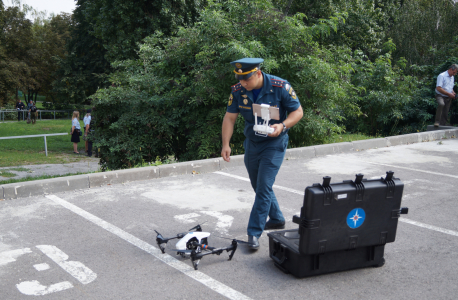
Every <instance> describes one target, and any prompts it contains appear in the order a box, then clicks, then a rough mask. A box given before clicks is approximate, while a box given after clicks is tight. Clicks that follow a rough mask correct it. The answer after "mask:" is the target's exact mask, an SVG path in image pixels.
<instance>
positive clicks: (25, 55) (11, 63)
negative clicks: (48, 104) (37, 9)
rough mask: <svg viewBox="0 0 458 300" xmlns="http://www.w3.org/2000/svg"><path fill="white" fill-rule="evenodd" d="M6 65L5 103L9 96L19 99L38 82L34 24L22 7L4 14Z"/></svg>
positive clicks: (3, 68)
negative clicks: (35, 65) (33, 52)
mask: <svg viewBox="0 0 458 300" xmlns="http://www.w3.org/2000/svg"><path fill="white" fill-rule="evenodd" d="M1 31H2V48H3V49H2V54H1V55H2V56H3V59H2V62H1V64H0V74H1V75H2V76H1V77H0V81H1V82H2V83H1V84H0V85H1V86H2V90H1V91H0V95H3V98H4V101H7V100H8V93H14V94H16V97H17V91H18V90H26V89H27V88H28V87H35V86H36V85H37V81H36V80H35V78H34V77H33V76H32V74H33V72H34V71H35V69H34V67H33V66H32V62H33V57H32V55H31V48H32V46H33V31H32V22H31V21H30V20H28V19H27V18H26V13H25V12H23V11H21V10H20V8H19V7H17V6H13V7H8V8H7V9H6V10H5V11H4V14H3V24H2V28H1Z"/></svg>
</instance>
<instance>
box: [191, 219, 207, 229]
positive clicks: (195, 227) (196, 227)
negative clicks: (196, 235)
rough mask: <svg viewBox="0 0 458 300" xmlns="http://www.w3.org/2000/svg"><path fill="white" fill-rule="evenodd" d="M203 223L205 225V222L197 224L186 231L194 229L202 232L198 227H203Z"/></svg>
mask: <svg viewBox="0 0 458 300" xmlns="http://www.w3.org/2000/svg"><path fill="white" fill-rule="evenodd" d="M205 223H207V221H205V222H203V223H202V224H197V225H196V226H194V227H193V228H191V229H189V230H188V231H193V230H194V229H195V230H196V231H202V227H200V225H204V224H205Z"/></svg>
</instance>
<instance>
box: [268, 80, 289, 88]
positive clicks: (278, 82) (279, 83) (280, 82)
mask: <svg viewBox="0 0 458 300" xmlns="http://www.w3.org/2000/svg"><path fill="white" fill-rule="evenodd" d="M270 83H271V84H272V86H276V87H284V85H285V83H286V81H284V80H279V79H274V78H271V79H270Z"/></svg>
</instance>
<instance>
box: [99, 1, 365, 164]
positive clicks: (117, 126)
mask: <svg viewBox="0 0 458 300" xmlns="http://www.w3.org/2000/svg"><path fill="white" fill-rule="evenodd" d="M302 18H303V16H302V15H297V16H294V17H285V16H284V15H283V14H282V13H281V12H279V11H277V10H275V9H273V8H272V6H271V5H270V4H269V2H267V1H254V2H253V1H251V2H249V3H245V4H244V5H240V3H239V2H238V1H226V2H224V3H212V6H211V7H210V8H208V9H206V10H205V11H203V12H202V15H201V20H200V22H198V23H196V24H195V26H192V27H188V28H180V30H179V32H178V34H177V36H176V37H164V35H163V34H161V33H159V32H158V33H156V34H154V35H152V36H150V37H148V38H146V39H145V41H144V43H143V44H142V45H141V46H140V51H139V53H138V55H139V57H140V59H138V60H127V61H124V62H119V63H116V64H115V66H116V67H117V69H118V72H117V73H115V75H114V76H112V77H111V78H110V79H111V81H112V82H115V84H116V87H109V88H107V89H101V90H99V91H98V92H97V93H96V95H95V96H94V100H93V103H95V107H96V110H95V114H96V118H97V134H96V135H97V136H96V138H95V139H96V140H97V143H98V145H99V147H101V149H102V162H103V164H105V166H106V167H108V168H110V169H115V168H125V167H129V166H132V165H135V164H138V163H140V162H142V161H152V160H155V159H156V157H159V158H161V159H164V158H166V157H168V156H174V157H175V158H176V159H178V160H193V159H199V158H209V157H218V156H219V154H220V148H221V123H222V118H223V116H224V114H225V108H226V103H227V99H228V97H229V93H230V88H229V87H230V86H231V85H233V84H235V83H237V82H236V80H235V79H234V77H233V75H231V74H232V73H231V70H232V67H231V66H230V64H229V62H230V61H233V60H236V59H238V58H241V57H247V56H250V57H263V58H264V59H265V63H264V65H263V68H264V71H266V72H268V73H272V74H276V75H278V76H280V77H283V78H286V79H288V80H289V81H290V82H291V84H292V85H293V86H294V88H295V90H296V93H297V94H298V96H299V99H300V100H301V103H302V106H303V107H304V108H305V117H304V118H303V120H301V122H300V123H299V124H298V125H296V126H295V127H294V128H293V130H292V132H291V144H292V145H294V146H303V145H308V144H312V143H317V142H319V141H322V140H324V138H325V137H326V135H329V134H332V133H333V132H341V131H342V130H343V128H342V127H340V126H338V125H337V121H339V120H342V118H343V114H344V113H348V114H351V115H357V114H358V108H357V107H356V106H355V105H354V103H352V101H351V98H349V97H347V96H348V93H347V92H348V90H350V89H351V86H350V72H351V66H350V62H346V63H345V62H342V59H341V57H336V56H338V55H336V54H335V53H333V52H331V51H328V50H322V49H319V47H318V44H317V43H316V42H315V41H313V33H314V31H313V30H312V28H310V27H307V26H305V25H304V23H303V21H302ZM235 36H237V38H236V39H235V38H234V37H235ZM336 51H337V53H339V54H341V55H342V57H345V55H347V53H345V51H344V50H341V49H336ZM341 52H342V53H341ZM337 61H338V62H339V63H336V62H337ZM243 126H244V123H243V120H242V117H240V118H239V120H238V121H237V125H236V128H235V133H234V136H233V138H232V143H233V146H232V148H233V151H234V153H243V148H242V142H243V140H244V136H243Z"/></svg>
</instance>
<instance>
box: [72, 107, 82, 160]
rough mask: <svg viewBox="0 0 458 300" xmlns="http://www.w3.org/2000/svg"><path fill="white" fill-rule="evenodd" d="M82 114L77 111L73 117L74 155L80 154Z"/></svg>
mask: <svg viewBox="0 0 458 300" xmlns="http://www.w3.org/2000/svg"><path fill="white" fill-rule="evenodd" d="M79 118H80V113H79V111H77V110H75V111H74V112H73V116H72V139H71V141H72V142H73V153H76V154H79V152H78V143H79V142H80V131H81V126H80V121H79Z"/></svg>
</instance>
